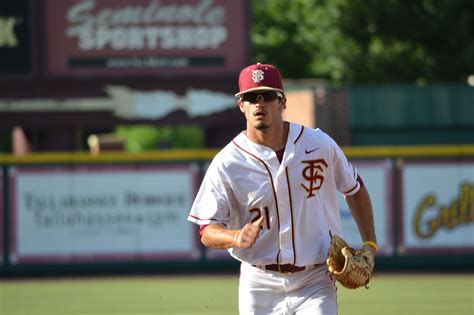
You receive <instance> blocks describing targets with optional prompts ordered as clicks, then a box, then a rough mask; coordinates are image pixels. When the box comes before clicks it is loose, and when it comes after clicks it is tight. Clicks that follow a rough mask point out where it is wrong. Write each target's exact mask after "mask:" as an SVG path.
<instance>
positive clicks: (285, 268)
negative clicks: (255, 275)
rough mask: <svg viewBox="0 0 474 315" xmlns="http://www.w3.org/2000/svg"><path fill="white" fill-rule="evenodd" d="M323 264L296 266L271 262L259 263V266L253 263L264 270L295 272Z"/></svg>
mask: <svg viewBox="0 0 474 315" xmlns="http://www.w3.org/2000/svg"><path fill="white" fill-rule="evenodd" d="M321 265H322V264H316V265H312V266H303V267H302V266H295V265H292V264H284V265H280V264H271V265H259V266H256V265H253V266H254V267H257V268H260V269H263V270H270V271H276V272H281V273H294V272H300V271H303V270H312V269H315V268H317V267H319V266H321Z"/></svg>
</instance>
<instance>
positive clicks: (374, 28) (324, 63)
mask: <svg viewBox="0 0 474 315" xmlns="http://www.w3.org/2000/svg"><path fill="white" fill-rule="evenodd" d="M252 12H253V24H252V30H251V33H252V34H251V38H252V42H253V45H254V52H255V54H254V56H255V60H256V61H257V60H264V61H265V62H270V63H275V64H277V65H278V66H279V67H280V69H282V72H283V74H284V75H285V76H287V77H293V78H296V77H318V78H326V79H328V80H329V81H331V82H333V83H344V84H348V83H373V82H376V83H387V82H440V81H465V80H466V78H467V76H468V75H470V74H473V73H474V63H473V62H472V60H474V41H472V38H474V2H473V1H471V0H452V1H443V0H417V1H410V0H383V1H381V0H364V1H361V0H292V1H285V0H258V1H252Z"/></svg>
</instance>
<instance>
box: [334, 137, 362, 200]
mask: <svg viewBox="0 0 474 315" xmlns="http://www.w3.org/2000/svg"><path fill="white" fill-rule="evenodd" d="M330 141H331V143H332V147H333V152H334V157H333V161H334V178H335V181H336V188H337V190H339V191H340V192H341V193H343V194H344V195H345V196H351V195H354V194H355V193H356V192H358V191H359V189H360V182H359V180H358V179H357V178H358V177H359V174H358V172H357V169H356V168H355V166H354V165H352V163H351V162H349V160H348V159H347V157H346V155H345V154H344V152H343V151H342V149H341V148H340V147H339V145H338V144H337V143H336V142H335V141H334V140H333V139H330Z"/></svg>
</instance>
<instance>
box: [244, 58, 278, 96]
mask: <svg viewBox="0 0 474 315" xmlns="http://www.w3.org/2000/svg"><path fill="white" fill-rule="evenodd" d="M253 91H279V92H282V93H283V82H282V79H281V74H280V71H278V69H277V68H276V67H275V66H273V65H270V64H263V63H257V64H254V65H250V66H247V67H245V68H244V69H243V70H242V71H241V72H240V75H239V93H237V94H235V96H236V97H237V96H240V95H242V94H245V93H248V92H253Z"/></svg>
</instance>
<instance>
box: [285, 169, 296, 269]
mask: <svg viewBox="0 0 474 315" xmlns="http://www.w3.org/2000/svg"><path fill="white" fill-rule="evenodd" d="M285 175H286V183H287V185H288V198H289V199H290V216H291V242H292V245H293V265H295V264H296V246H295V224H294V222H295V220H293V199H292V198H291V185H290V177H289V176H288V167H285Z"/></svg>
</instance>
